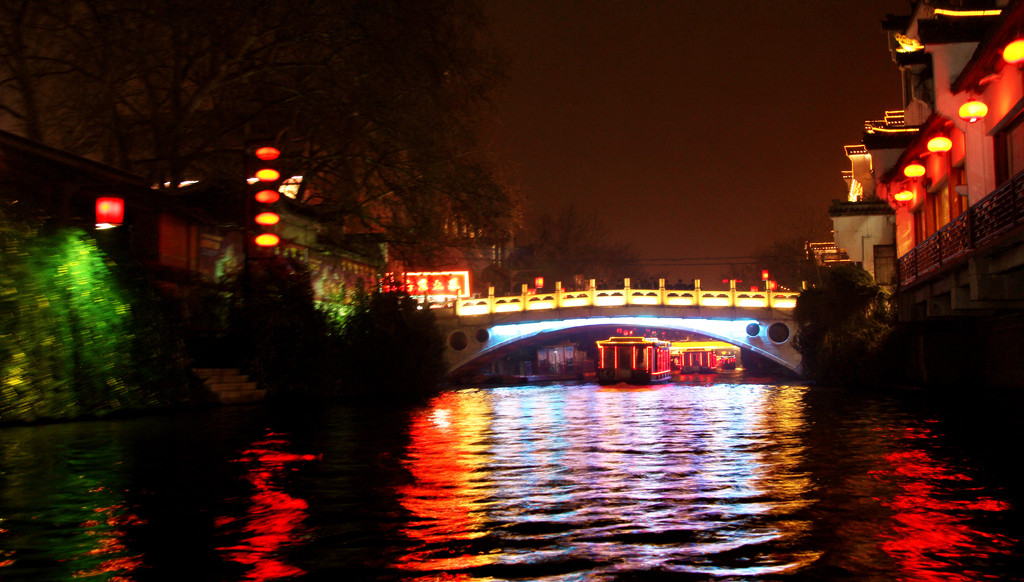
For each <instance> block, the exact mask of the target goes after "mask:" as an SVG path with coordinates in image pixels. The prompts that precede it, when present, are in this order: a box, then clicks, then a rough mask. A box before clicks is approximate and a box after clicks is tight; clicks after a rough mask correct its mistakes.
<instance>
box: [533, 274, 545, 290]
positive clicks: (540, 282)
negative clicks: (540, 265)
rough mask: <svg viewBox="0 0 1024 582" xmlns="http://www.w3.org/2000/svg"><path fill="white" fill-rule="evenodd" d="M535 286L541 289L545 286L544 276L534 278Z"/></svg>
mask: <svg viewBox="0 0 1024 582" xmlns="http://www.w3.org/2000/svg"><path fill="white" fill-rule="evenodd" d="M533 286H534V287H536V288H537V289H540V288H541V287H543V286H544V277H537V278H535V279H534V280H533Z"/></svg>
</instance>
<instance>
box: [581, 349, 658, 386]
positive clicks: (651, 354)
mask: <svg viewBox="0 0 1024 582" xmlns="http://www.w3.org/2000/svg"><path fill="white" fill-rule="evenodd" d="M671 345H672V344H671V342H667V341H662V340H659V339H657V338H649V337H610V338H608V339H606V340H600V341H598V342H597V351H598V362H597V382H598V383H599V384H618V383H620V382H625V383H627V384H655V383H657V382H665V381H667V380H669V378H670V377H671V376H672V360H671V356H670V351H669V348H670V347H671Z"/></svg>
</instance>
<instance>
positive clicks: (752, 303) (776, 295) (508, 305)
mask: <svg viewBox="0 0 1024 582" xmlns="http://www.w3.org/2000/svg"><path fill="white" fill-rule="evenodd" d="M589 287H590V288H589V289H587V290H585V291H566V290H565V289H563V288H562V285H561V283H556V284H555V290H554V291H553V292H550V293H543V292H542V293H536V292H532V291H531V290H530V289H529V288H528V286H526V285H523V292H522V293H521V294H520V295H512V296H507V297H496V296H495V295H494V288H493V287H490V288H489V289H488V293H487V297H477V298H471V299H460V300H458V301H456V302H455V305H454V309H455V315H457V316H459V317H469V316H475V315H490V314H496V313H510V312H522V311H536V310H544V309H562V308H570V307H598V308H600V307H622V306H626V305H638V306H639V305H642V306H652V305H664V306H670V307H708V308H716V307H723V308H734V307H749V308H757V307H760V308H771V309H785V310H792V309H793V308H794V307H796V299H797V297H798V296H799V295H800V293H795V292H790V291H771V290H765V291H743V290H739V289H736V284H735V282H733V283H731V284H730V288H729V289H727V290H708V289H702V288H701V286H700V279H696V280H695V281H694V288H693V289H666V288H665V280H664V279H660V280H659V282H658V288H657V289H633V288H632V287H631V286H630V280H629V279H625V281H624V285H623V287H622V288H621V289H598V288H597V285H596V282H595V280H594V279H591V280H590V285H589Z"/></svg>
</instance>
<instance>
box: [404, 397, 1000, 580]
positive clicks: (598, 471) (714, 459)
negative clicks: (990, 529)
mask: <svg viewBox="0 0 1024 582" xmlns="http://www.w3.org/2000/svg"><path fill="white" fill-rule="evenodd" d="M805 391H806V388H803V387H785V386H770V385H741V384H740V385H714V386H666V387H662V388H659V389H649V390H648V389H629V390H608V389H599V388H598V387H596V386H585V387H546V388H540V387H528V388H507V389H494V390H490V391H479V390H465V391H459V392H448V393H445V394H444V395H442V396H441V397H439V398H437V399H436V400H434V401H433V402H432V403H431V404H430V406H428V407H427V408H425V409H424V410H422V411H421V412H420V413H419V414H418V415H416V416H415V417H414V418H413V420H412V425H411V432H410V443H409V446H408V451H407V453H406V455H405V459H404V464H405V466H406V467H407V469H408V471H409V474H410V475H411V479H412V480H411V482H407V483H401V484H398V485H396V486H395V492H396V494H397V495H398V498H399V500H400V502H401V504H402V505H403V506H404V507H405V508H406V509H407V510H408V511H409V513H410V514H411V515H412V516H413V519H412V520H411V522H410V524H409V526H408V527H407V528H406V529H405V530H404V531H403V533H404V534H405V535H406V536H408V537H409V538H410V539H411V540H414V542H415V544H414V546H413V547H412V548H411V549H410V550H409V551H408V552H406V553H405V554H404V555H402V556H401V557H400V558H399V559H398V560H397V563H396V566H397V567H398V568H401V569H405V570H415V571H418V572H420V574H418V576H420V578H417V579H422V580H428V579H430V580H434V579H445V580H448V579H457V580H478V579H490V578H530V579H547V578H550V579H561V578H560V577H561V576H569V575H573V573H575V574H577V575H578V574H579V573H583V572H586V573H587V575H588V576H597V577H602V576H603V577H612V578H614V577H616V576H620V575H641V574H644V573H673V572H674V573H688V574H691V575H705V576H716V577H717V576H742V577H757V576H764V575H773V574H781V573H793V572H797V571H800V572H803V573H804V574H808V575H810V574H813V575H815V576H818V577H827V576H828V574H827V573H828V572H832V573H834V570H830V569H829V568H832V567H834V566H836V565H837V564H841V565H842V566H841V567H842V568H843V569H844V570H846V571H847V572H855V571H861V572H882V571H888V570H889V569H890V568H891V566H890V562H891V561H892V560H895V563H896V566H895V567H894V569H895V570H896V571H898V572H900V573H901V575H903V576H905V577H906V578H907V579H929V577H930V576H936V579H938V577H941V576H946V575H948V574H949V573H950V572H961V573H963V572H964V571H965V568H968V567H969V566H970V563H971V560H972V559H981V558H983V557H984V556H987V555H988V553H989V552H1000V551H1005V548H1006V547H1008V545H1009V544H1011V543H1012V542H1011V540H1009V539H1000V537H999V536H986V534H984V533H982V532H980V531H978V530H974V529H972V526H971V523H970V521H969V519H968V518H969V515H970V514H971V513H972V512H978V511H981V512H993V511H1003V510H1006V509H1008V508H1009V505H1008V504H1006V503H1005V502H1000V501H997V500H996V499H994V498H991V497H978V498H974V499H971V498H960V499H958V500H955V501H953V500H950V499H949V496H950V495H961V496H963V495H969V491H970V489H971V488H970V484H969V478H968V477H966V476H964V475H962V474H957V473H956V472H954V471H952V470H951V469H949V468H948V467H945V466H944V465H943V464H942V462H941V461H939V460H937V459H935V458H932V457H930V456H928V453H927V451H926V450H924V449H922V438H923V437H922V435H921V434H919V433H914V432H913V429H912V428H907V429H906V430H907V432H905V433H904V434H903V436H902V437H897V438H895V442H894V439H893V436H892V435H887V434H881V433H879V432H878V431H877V430H874V431H872V429H877V426H878V425H877V424H874V425H873V426H872V423H877V422H878V421H877V419H869V420H868V421H867V422H865V423H863V424H859V425H857V426H855V427H854V429H855V431H856V432H857V434H858V435H859V437H860V438H865V436H866V438H867V439H868V442H860V443H859V444H858V446H859V447H862V448H863V449H864V450H867V451H873V450H881V451H883V452H882V456H881V457H880V459H881V461H882V462H883V464H884V466H883V467H882V468H878V464H877V463H878V461H879V458H871V457H870V456H869V457H868V459H869V461H870V463H869V464H870V466H872V467H875V468H874V469H873V470H870V471H868V470H865V471H864V472H863V473H859V474H858V470H857V469H856V468H854V469H853V471H852V473H851V474H845V473H844V474H843V475H842V479H841V484H840V485H838V486H837V487H838V490H835V489H832V487H831V486H826V488H824V489H823V488H822V486H820V485H819V484H817V483H816V481H815V479H814V474H813V473H812V471H814V470H816V469H817V468H818V467H817V464H819V463H821V462H822V455H824V462H825V463H830V462H832V461H830V460H829V457H830V456H835V455H836V453H837V452H838V451H834V450H829V451H824V452H822V451H816V452H815V454H814V455H813V456H814V457H815V459H814V460H810V459H809V456H810V455H809V454H808V447H809V443H808V433H809V431H810V430H811V426H810V423H809V421H808V418H807V407H806V405H805V402H804V400H803V395H804V393H805ZM861 420H863V419H861ZM861 429H867V430H861ZM911 437H913V438H911ZM894 448H895V450H894ZM837 460H838V459H837ZM827 472H828V471H827V468H826V469H825V470H824V471H823V473H827ZM949 480H956V481H958V483H957V486H956V487H954V488H952V489H951V488H947V487H944V486H943V484H944V482H946V481H949ZM886 492H887V493H886ZM861 495H864V496H865V497H864V498H863V499H862V501H864V503H865V504H866V507H865V508H864V509H865V511H864V513H863V516H858V517H857V519H853V520H849V522H850V523H844V524H843V525H842V528H841V529H842V531H841V532H840V533H836V532H828V531H826V530H827V528H828V525H827V524H828V522H829V520H830V519H832V517H823V516H832V515H833V514H834V513H835V512H836V510H837V508H836V507H835V506H834V505H833V504H834V503H844V500H843V499H842V497H843V496H850V497H852V498H854V499H857V498H858V496H861ZM859 520H862V523H861V525H864V524H865V523H866V524H867V526H866V527H860V526H858V525H856V524H857V522H858V521H859ZM850 524H853V525H852V526H851V525H850ZM823 528H824V529H823ZM823 531H824V533H825V535H826V536H832V537H833V538H834V539H840V540H841V541H842V543H843V544H849V545H848V546H845V547H846V548H849V550H848V551H849V554H845V553H843V552H846V551H847V550H845V549H844V550H843V552H837V551H836V550H837V548H834V547H828V546H823V545H822V544H819V543H816V539H815V538H816V536H818V535H820V534H822V533H823ZM826 551H828V552H830V556H829V559H828V560H823V559H822V558H823V556H824V555H825V553H826ZM848 562H852V564H851V563H848ZM858 563H859V564H860V566H857V565H856V564H858ZM966 571H967V573H966V574H962V575H964V576H968V578H966V579H971V578H970V575H971V574H970V570H969V569H968V570H966ZM947 579H948V578H947Z"/></svg>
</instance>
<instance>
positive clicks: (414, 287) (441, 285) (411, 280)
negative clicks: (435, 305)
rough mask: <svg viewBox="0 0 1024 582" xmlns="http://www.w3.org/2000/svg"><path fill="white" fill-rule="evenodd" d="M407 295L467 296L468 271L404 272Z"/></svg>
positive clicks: (468, 292)
mask: <svg viewBox="0 0 1024 582" xmlns="http://www.w3.org/2000/svg"><path fill="white" fill-rule="evenodd" d="M405 289H406V292H407V293H409V295H433V296H442V297H469V294H470V291H469V271H424V272H421V273H406V274H405Z"/></svg>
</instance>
